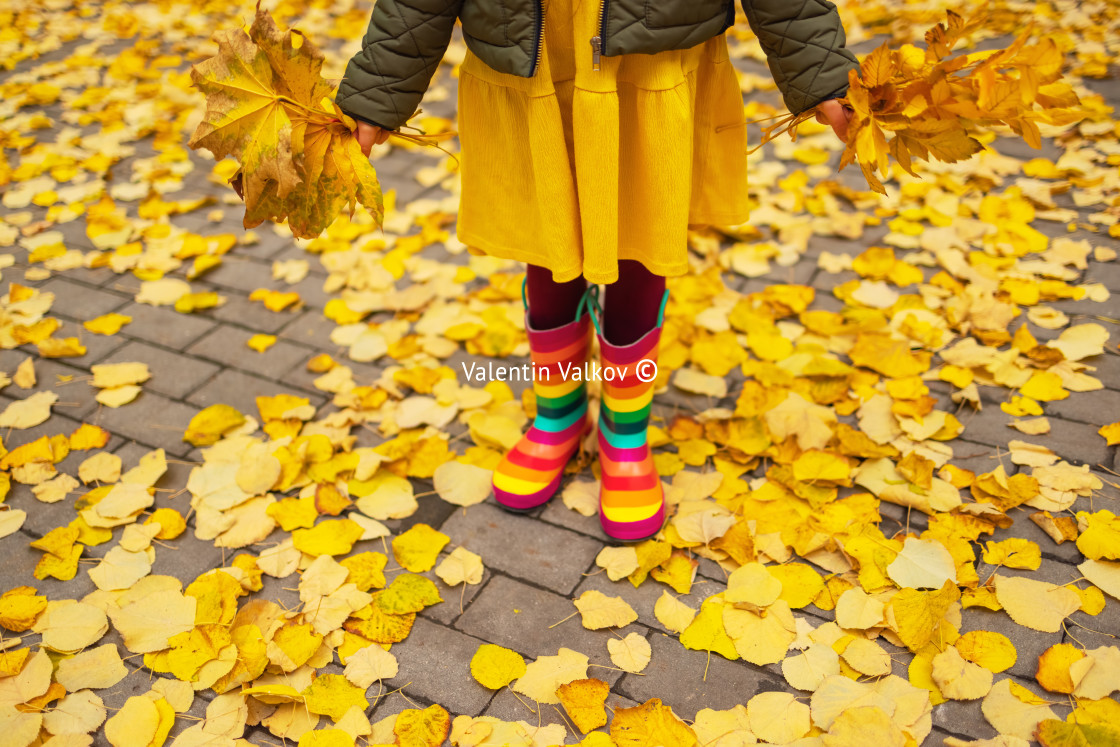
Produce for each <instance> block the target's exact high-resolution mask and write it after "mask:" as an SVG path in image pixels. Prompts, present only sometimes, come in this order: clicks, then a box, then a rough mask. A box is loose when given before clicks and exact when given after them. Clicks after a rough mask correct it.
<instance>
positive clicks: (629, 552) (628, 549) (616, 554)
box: [595, 545, 638, 581]
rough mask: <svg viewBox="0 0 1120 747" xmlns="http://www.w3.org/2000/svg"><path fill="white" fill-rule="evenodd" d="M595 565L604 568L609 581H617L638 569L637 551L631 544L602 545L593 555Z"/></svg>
mask: <svg viewBox="0 0 1120 747" xmlns="http://www.w3.org/2000/svg"><path fill="white" fill-rule="evenodd" d="M595 565H597V566H599V567H600V568H602V569H603V570H605V571H606V572H607V578H609V579H610V580H611V581H619V580H621V579H623V578H626V577H627V576H629V575H630V574H631V573H633V572H634V571H636V570H638V553H637V552H636V551H635V550H634V547H633V546H632V545H623V546H621V547H604V548H603V549H602V550H600V551H599V554H598V555H596V556H595Z"/></svg>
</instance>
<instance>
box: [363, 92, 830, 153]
mask: <svg viewBox="0 0 1120 747" xmlns="http://www.w3.org/2000/svg"><path fill="white" fill-rule="evenodd" d="M851 120H852V109H851V108H850V107H847V106H845V105H843V104H841V103H840V102H839V101H837V100H836V99H829V100H828V101H822V102H821V103H819V104H817V121H818V122H820V123H821V124H826V125H832V131H833V132H835V133H836V137H838V138H840V139H841V140H842V141H843V142H845V143H846V142H848V122H850V121H851ZM359 126H360V125H359Z"/></svg>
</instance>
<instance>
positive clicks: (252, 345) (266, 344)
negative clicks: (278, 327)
mask: <svg viewBox="0 0 1120 747" xmlns="http://www.w3.org/2000/svg"><path fill="white" fill-rule="evenodd" d="M245 344H246V345H248V346H249V349H250V350H256V351H257V352H258V353H263V352H264V351H266V350H268V349H269V348H270V347H272V346H273V345H275V344H276V335H263V334H256V335H253V336H252V337H250V338H249V339H248V340H247V341H246V343H245Z"/></svg>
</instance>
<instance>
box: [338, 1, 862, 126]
mask: <svg viewBox="0 0 1120 747" xmlns="http://www.w3.org/2000/svg"><path fill="white" fill-rule="evenodd" d="M584 1H585V2H595V1H596V0H584ZM597 1H598V2H599V3H600V4H601V10H600V13H601V18H602V21H601V24H600V32H599V35H598V36H597V37H595V38H594V39H589V40H588V45H587V53H588V54H595V53H596V51H598V53H600V54H602V55H605V56H615V55H622V54H636V53H644V54H654V53H656V52H662V51H665V50H668V49H687V48H689V47H692V46H695V45H696V44H699V43H700V42H703V41H706V40H707V39H710V38H712V37H713V36H717V35H718V34H722V33H723V32H724V31H726V30H727V29H728V28H729V27H730V26H731V24H732V23H734V20H735V7H734V5H733V0H597ZM742 3H743V10H744V11H746V14H747V21H748V23H750V26H751V28H752V29H753V30H754V32H755V34H756V35H757V36H758V40H759V43H760V44H761V45H762V49H763V50H764V51H765V52H766V58H767V62H768V64H769V66H770V72H771V73H772V74H773V76H774V80H775V81H776V82H777V84H778V88H779V89H780V90H781V92H782V97H783V98H784V99H785V104H786V106H787V107H788V108H789V110H790V111H791V112H793V113H795V114H798V113H800V112H802V111H805V110H807V109H811V108H813V107H814V106H816V105H817V104H818V103H820V102H821V101H824V100H825V99H829V98H834V97H837V96H842V95H844V93H845V92H846V91H847V88H848V71H849V70H850V69H852V68H858V67H859V63H858V62H857V61H856V58H855V56H854V55H853V54H852V53H851V52H850V51H849V50H847V49H845V48H844V27H843V26H842V25H841V23H840V16H839V14H837V12H836V6H835V5H833V4H832V3H831V2H829V1H828V0H742ZM543 17H544V16H543V9H542V4H541V0H376V4H375V5H374V7H373V15H372V17H371V18H370V22H369V30H368V31H367V32H366V35H365V39H364V40H363V45H362V51H361V52H359V53H358V54H356V55H355V56H354V57H353V59H351V60H350V64H349V65H348V66H347V68H346V74H345V77H344V78H343V80H342V85H341V86H340V88H339V91H338V99H337V100H338V105H339V106H340V107H341V108H342V110H343V111H345V112H346V113H348V114H350V115H352V116H354V117H357V118H358V119H362V120H365V121H367V122H370V123H372V124H377V125H380V126H382V127H385V128H386V129H390V130H395V129H397V128H398V127H400V126H401V125H402V124H404V123H405V122H406V121H407V120H408V118H409V117H411V116H412V114H413V113H414V112H415V111H416V108H417V107H418V106H419V104H420V99H421V98H422V97H423V95H424V92H425V91H426V90H427V89H428V84H429V83H430V81H431V79H432V76H433V75H434V74H435V71H436V68H437V67H438V66H439V62H440V60H441V59H442V58H443V54H444V52H445V51H446V49H447V45H448V43H449V42H450V40H451V32H452V30H453V29H454V27H455V19H460V20H461V21H462V24H463V36H464V38H465V40H466V44H467V47H468V48H469V49H470V50H471V51H472V52H474V53H475V54H476V55H478V57H479V58H480V59H481V60H482V61H483V62H485V63H486V64H487V65H489V66H490V67H492V68H494V69H495V70H498V71H499V72H503V73H510V74H513V75H518V76H521V77H525V78H527V77H531V76H532V75H533V74H534V73H535V72H536V69H537V63H538V61H539V60H538V58H539V56H540V55H539V53H540V41H541V37H542V35H543V34H544V33H545V29H544V28H542V26H543Z"/></svg>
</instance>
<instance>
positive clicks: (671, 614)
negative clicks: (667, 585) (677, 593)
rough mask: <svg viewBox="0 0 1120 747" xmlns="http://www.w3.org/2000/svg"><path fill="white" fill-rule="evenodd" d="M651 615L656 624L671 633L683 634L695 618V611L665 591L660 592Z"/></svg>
mask: <svg viewBox="0 0 1120 747" xmlns="http://www.w3.org/2000/svg"><path fill="white" fill-rule="evenodd" d="M653 615H654V617H656V618H657V620H658V622H660V623H661V624H662V625H664V626H665V627H666V628H667V629H668V630H670V631H671V632H673V633H677V634H680V633H683V632H684V630H685V629H686V628H687V627H688V626H689V625H690V624H691V623H692V620H693V618H695V617H696V610H694V609H692V608H691V607H689V606H688V605H687V604H685V603H684V602H682V601H680V600H679V599H677V598H676V597H674V596H673V595H671V594H670V593H669V592H667V591H662V592H661V596H660V597H659V598H658V600H657V602H656V604H654V605H653Z"/></svg>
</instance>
